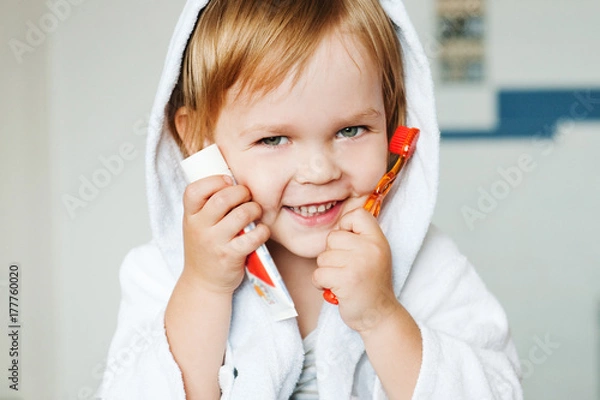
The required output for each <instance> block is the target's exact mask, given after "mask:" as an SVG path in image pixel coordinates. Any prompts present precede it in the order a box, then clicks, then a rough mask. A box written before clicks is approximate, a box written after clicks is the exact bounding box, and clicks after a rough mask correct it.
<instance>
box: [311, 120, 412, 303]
mask: <svg viewBox="0 0 600 400" xmlns="http://www.w3.org/2000/svg"><path fill="white" fill-rule="evenodd" d="M420 132H421V131H420V130H419V129H417V128H408V127H406V126H399V127H398V128H396V131H395V132H394V135H393V136H392V139H391V140H390V145H389V148H390V153H394V154H397V155H399V157H398V160H397V161H396V163H395V164H394V166H393V167H392V168H391V169H390V170H389V171H388V172H387V173H386V174H385V175H383V177H382V178H381V179H380V180H379V183H377V186H376V187H375V190H373V193H371V195H370V196H369V198H368V199H367V201H366V202H365V204H364V206H363V208H364V209H365V210H367V211H369V212H370V213H371V214H372V215H373V216H374V217H377V216H378V215H379V212H380V211H381V204H382V203H383V199H384V198H385V196H386V195H387V194H388V192H389V191H390V189H391V187H392V184H393V183H394V181H395V180H396V177H397V176H398V174H399V173H400V171H401V170H402V167H404V165H406V162H407V161H408V160H409V159H410V157H411V156H412V155H413V154H414V152H415V149H416V147H417V140H419V134H420ZM323 298H324V299H325V300H326V301H327V302H329V303H331V304H334V305H337V304H338V299H337V297H336V296H335V294H333V292H332V291H331V290H330V289H325V290H324V291H323Z"/></svg>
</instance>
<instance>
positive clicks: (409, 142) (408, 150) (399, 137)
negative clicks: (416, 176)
mask: <svg viewBox="0 0 600 400" xmlns="http://www.w3.org/2000/svg"><path fill="white" fill-rule="evenodd" d="M420 132H421V131H420V130H419V129H418V128H409V127H406V126H399V127H398V128H397V129H396V132H394V135H393V136H392V139H391V140H390V146H389V148H390V152H391V153H394V154H398V155H400V156H403V157H405V158H410V157H411V156H412V155H413V153H414V152H415V149H416V148H417V140H418V139H419V133H420Z"/></svg>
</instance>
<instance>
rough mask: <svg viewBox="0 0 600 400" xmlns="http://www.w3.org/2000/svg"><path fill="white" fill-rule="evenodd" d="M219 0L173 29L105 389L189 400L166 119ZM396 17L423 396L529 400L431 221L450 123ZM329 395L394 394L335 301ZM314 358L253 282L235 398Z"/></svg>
mask: <svg viewBox="0 0 600 400" xmlns="http://www.w3.org/2000/svg"><path fill="white" fill-rule="evenodd" d="M206 3H207V0H189V1H188V2H187V4H186V5H185V8H184V10H183V12H182V14H181V17H180V19H179V21H178V23H177V26H176V28H175V33H174V35H173V38H172V40H171V43H170V46H169V51H168V54H167V58H166V62H165V66H164V70H163V74H162V78H161V80H160V84H159V87H158V91H157V94H156V99H155V103H154V107H153V110H152V114H151V119H150V127H149V131H148V140H147V152H146V178H147V192H148V193H147V194H148V203H149V211H150V222H151V228H152V236H153V239H152V241H151V242H150V243H147V244H145V245H142V246H139V247H136V248H134V249H132V250H131V251H130V252H129V253H128V254H127V256H126V258H125V260H124V261H123V265H122V266H121V271H120V282H121V288H122V300H121V304H120V310H119V315H118V324H117V329H116V332H115V334H114V337H113V340H112V343H111V346H110V351H109V355H108V360H107V367H106V371H105V373H104V378H103V382H102V385H101V387H100V389H99V391H98V394H97V395H98V397H100V398H102V399H105V400H137V399H139V400H153V399H157V400H168V399H173V400H181V399H184V398H185V391H184V386H183V380H182V375H181V371H180V369H179V367H178V365H177V363H176V362H175V360H174V358H173V355H172V353H171V352H170V350H169V345H168V342H167V338H166V335H165V329H164V312H165V308H166V305H167V303H168V301H169V298H170V295H171V292H172V291H173V288H174V286H175V283H176V282H177V279H178V277H179V275H180V274H181V272H182V268H183V237H182V216H183V205H182V198H183V192H184V190H185V187H186V181H185V178H184V174H183V171H182V169H181V167H180V164H179V163H180V161H181V160H182V154H181V152H180V150H179V148H178V146H177V145H176V143H175V141H174V140H173V138H172V136H171V134H170V133H169V132H168V130H167V127H166V126H167V125H166V124H165V113H164V110H165V105H166V104H167V102H168V101H169V98H170V95H171V92H172V90H173V87H174V86H175V84H176V82H177V80H178V76H179V68H180V65H181V59H182V56H183V53H184V50H185V46H186V44H187V40H188V38H189V36H190V34H191V32H192V31H193V28H194V25H195V22H196V20H197V18H198V14H199V12H200V10H201V9H202V8H203V7H204V6H205V5H206ZM381 4H382V6H383V7H384V9H385V11H386V12H387V13H388V15H389V17H390V18H391V19H392V20H393V22H394V23H395V25H396V26H397V27H398V28H397V34H398V37H399V39H400V43H401V46H402V53H403V61H404V67H405V84H406V96H407V101H408V107H407V125H408V126H414V127H418V128H420V129H421V137H420V139H419V142H418V145H417V151H416V153H415V155H414V156H413V158H412V160H411V162H410V163H409V164H408V166H407V168H406V169H405V171H404V173H403V174H404V175H403V177H402V181H401V182H399V184H396V185H395V186H394V188H393V189H392V191H391V192H390V194H389V195H388V198H387V199H386V202H385V203H384V206H383V209H382V213H381V215H380V217H379V221H380V224H381V227H382V229H383V232H384V233H385V235H386V237H387V239H388V241H389V243H390V247H391V250H392V258H393V276H394V288H395V292H396V295H397V297H398V299H399V301H400V302H401V303H402V304H403V305H404V307H405V308H406V309H407V310H408V311H409V312H410V314H411V315H412V316H413V318H414V319H415V321H416V322H417V324H418V326H419V328H420V330H421V335H422V338H423V359H422V366H421V370H420V373H419V378H418V381H417V385H416V388H415V392H414V399H440V400H454V399H456V400H493V399H521V398H522V391H521V386H520V382H519V374H520V372H519V362H518V357H517V354H516V351H515V348H514V345H513V343H512V341H511V339H510V334H509V328H508V324H507V318H506V315H505V313H504V311H503V310H502V308H501V306H500V305H499V304H498V302H497V301H496V299H495V298H494V296H493V295H492V294H491V293H490V292H489V291H488V290H487V289H486V287H485V285H484V284H483V283H482V281H481V280H480V278H479V277H478V276H477V274H476V272H475V270H474V269H473V267H472V266H471V265H470V263H469V262H468V261H467V260H466V259H465V257H464V256H463V255H461V254H460V253H459V251H458V250H457V249H456V247H455V245H454V244H453V243H452V241H451V240H450V239H448V238H447V237H446V236H444V235H443V234H442V233H441V232H440V231H439V230H438V229H436V228H435V227H434V226H432V225H431V217H432V214H433V210H434V205H435V199H436V195H437V184H438V158H439V154H438V150H439V129H438V126H437V122H436V116H435V105H434V98H433V87H432V80H431V75H430V70H429V65H428V60H427V57H426V55H425V53H424V51H423V49H422V47H421V45H420V43H419V41H418V38H417V35H416V33H415V30H414V28H413V26H412V24H411V23H410V21H409V19H408V16H407V14H406V10H405V8H404V5H403V4H402V2H401V1H400V0H381ZM317 331H318V336H317V338H316V345H315V346H316V347H315V354H316V369H317V384H318V389H319V398H320V399H323V400H340V399H351V398H357V399H386V398H387V397H386V395H385V392H384V390H383V387H382V385H381V383H380V381H379V379H378V378H377V376H376V374H375V372H374V370H373V367H372V366H371V364H370V363H369V360H368V358H367V356H366V353H365V349H364V345H363V343H362V340H361V338H360V336H359V334H358V333H356V332H355V331H353V330H351V329H350V328H348V327H347V326H346V325H345V324H344V322H343V321H342V319H341V318H340V315H339V312H338V309H337V307H336V306H333V305H331V304H328V303H324V305H323V308H322V310H321V313H320V316H319V320H318V328H317ZM303 359H304V350H303V345H302V338H301V336H300V333H299V330H298V325H297V322H296V320H295V319H288V320H285V321H281V322H274V321H272V319H271V318H270V316H269V314H268V312H267V311H266V309H265V306H264V305H263V304H262V302H261V300H260V299H259V298H258V296H256V294H255V292H254V290H253V289H252V287H251V285H250V284H249V282H248V281H247V279H246V280H244V282H243V283H242V284H241V286H240V287H239V288H238V290H237V291H236V293H235V294H234V299H233V315H232V319H231V327H230V334H229V339H228V343H227V350H226V354H225V362H224V365H223V366H222V367H221V369H220V371H219V383H220V386H221V392H222V398H223V399H236V400H237V399H243V400H253V399H256V400H271V399H288V398H289V397H290V395H291V394H292V392H293V390H294V387H295V384H296V382H297V380H298V378H299V376H300V373H301V370H302V365H303Z"/></svg>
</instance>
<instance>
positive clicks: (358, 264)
mask: <svg viewBox="0 0 600 400" xmlns="http://www.w3.org/2000/svg"><path fill="white" fill-rule="evenodd" d="M391 263H392V256H391V251H390V247H389V244H388V242H387V239H386V238H385V236H384V234H383V232H382V231H381V228H380V227H379V224H378V223H377V220H376V219H375V217H373V216H372V215H371V214H370V213H369V212H368V211H366V210H364V209H363V208H358V209H356V210H353V211H351V212H349V213H347V214H346V215H344V216H343V217H342V219H341V220H340V226H339V229H337V230H334V231H332V232H330V233H329V235H328V237H327V248H326V249H325V251H324V252H323V253H321V254H320V255H319V256H318V257H317V265H318V268H317V269H316V271H315V272H314V275H313V283H314V284H315V286H317V288H319V289H323V288H330V289H331V291H332V292H333V293H334V294H335V295H336V297H337V299H338V301H339V309H340V315H341V317H342V319H343V320H344V322H345V323H346V325H348V326H349V327H350V328H352V329H354V330H356V331H358V332H362V331H366V330H369V329H371V328H374V327H375V325H377V324H378V323H379V322H380V321H382V320H383V318H385V317H386V316H388V315H389V314H390V313H391V312H393V311H394V309H395V308H396V306H397V305H398V301H397V300H396V297H395V295H394V290H393V284H392V267H391Z"/></svg>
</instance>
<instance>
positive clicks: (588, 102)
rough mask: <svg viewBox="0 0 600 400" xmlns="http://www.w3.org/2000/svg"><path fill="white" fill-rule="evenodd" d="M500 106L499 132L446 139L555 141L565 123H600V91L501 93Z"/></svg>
mask: <svg viewBox="0 0 600 400" xmlns="http://www.w3.org/2000/svg"><path fill="white" fill-rule="evenodd" d="M497 104H498V126H497V127H496V128H495V129H492V130H450V129H445V130H442V138H443V139H475V138H477V139H481V138H489V139H497V138H507V137H508V138H511V137H512V138H518V137H531V136H536V137H540V136H541V137H552V136H554V134H555V133H556V124H557V122H559V121H561V120H565V119H570V120H577V121H587V120H600V89H570V90H567V89H561V90H501V91H500V92H499V93H498V102H497Z"/></svg>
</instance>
